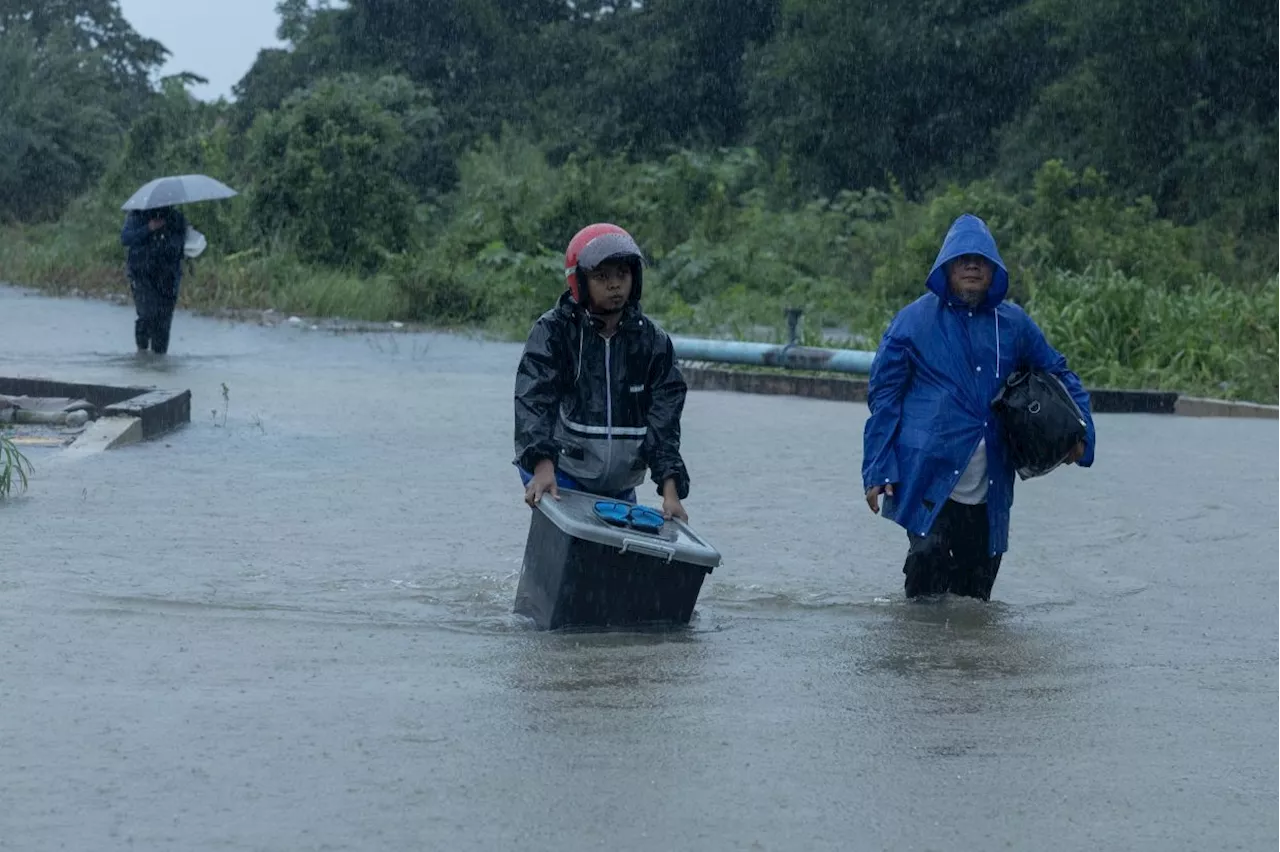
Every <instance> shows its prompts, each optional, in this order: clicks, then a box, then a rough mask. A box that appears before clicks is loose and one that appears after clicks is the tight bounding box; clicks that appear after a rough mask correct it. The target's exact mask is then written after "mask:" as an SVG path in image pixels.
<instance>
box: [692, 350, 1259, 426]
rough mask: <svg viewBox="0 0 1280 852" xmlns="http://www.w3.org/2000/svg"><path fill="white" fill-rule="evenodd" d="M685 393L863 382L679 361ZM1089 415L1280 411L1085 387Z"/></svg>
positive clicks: (845, 397)
mask: <svg viewBox="0 0 1280 852" xmlns="http://www.w3.org/2000/svg"><path fill="white" fill-rule="evenodd" d="M680 371H681V372H682V373H683V374H684V378H685V382H686V383H687V384H688V385H689V388H690V390H718V391H734V392H737V393H760V394H779V395H785V396H803V397H809V398H811V399H830V400H836V401H839V402H866V400H867V381H866V380H865V379H846V378H842V377H834V376H816V375H808V374H805V375H798V374H788V373H765V372H758V371H754V370H727V369H723V368H717V367H710V366H707V365H705V364H700V363H688V362H681V363H680ZM1089 397H1090V402H1091V404H1092V408H1093V411H1094V413H1095V414H1179V415H1183V416H1187V417H1262V418H1271V419H1276V418H1277V416H1278V415H1280V408H1278V407H1277V406H1274V405H1261V404H1258V403H1253V402H1234V401H1231V400H1221V399H1201V398H1199V397H1189V396H1183V395H1181V394H1179V393H1177V392H1176V391H1149V390H1123V389H1115V388H1090V389H1089Z"/></svg>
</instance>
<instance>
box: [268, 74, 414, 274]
mask: <svg viewBox="0 0 1280 852" xmlns="http://www.w3.org/2000/svg"><path fill="white" fill-rule="evenodd" d="M409 89H412V84H411V83H409V82H408V81H407V80H404V79H403V78H395V77H384V78H380V79H378V80H375V81H369V80H367V79H365V78H362V77H359V76H355V75H343V76H340V77H336V78H328V79H324V80H320V81H319V82H317V83H316V84H314V85H313V86H311V87H310V88H308V89H305V90H302V91H299V92H297V93H295V94H294V95H292V96H290V97H289V98H288V99H287V100H286V101H285V103H284V105H283V106H282V107H281V108H280V110H278V111H277V112H275V113H264V114H261V115H259V117H258V120H257V121H256V122H255V124H254V126H253V128H252V130H251V131H250V149H249V159H248V164H247V165H248V168H249V170H250V172H251V173H252V174H253V175H254V184H253V186H252V188H251V191H250V195H251V210H252V217H253V226H254V228H256V229H257V230H258V231H259V232H260V233H261V234H262V236H263V237H264V238H271V237H277V236H278V237H282V238H284V239H286V240H288V241H290V242H291V243H292V244H293V245H294V246H295V247H296V248H297V249H298V251H299V253H300V254H301V255H302V256H303V257H304V258H305V259H308V260H315V261H319V262H323V263H329V264H334V265H348V264H349V265H352V266H356V267H363V268H373V267H375V266H377V265H378V264H379V263H380V262H381V261H383V260H385V259H386V258H387V256H388V255H389V254H391V253H395V252H400V251H403V250H404V249H405V248H406V247H407V246H408V243H409V235H410V232H411V225H412V222H413V217H414V194H413V191H412V190H411V188H410V184H409V178H410V177H411V176H410V175H408V174H406V173H405V170H404V164H405V162H406V159H407V155H412V154H413V153H414V150H413V146H412V144H411V138H410V136H409V134H408V133H407V132H406V129H405V126H406V123H412V122H414V121H416V120H418V119H416V118H415V117H414V115H413V112H414V110H413V109H411V108H410V107H412V105H414V104H418V107H419V110H420V109H421V98H420V97H415V96H412V95H409V94H406V92H407V91H408V90H409ZM396 107H399V108H400V109H401V110H402V111H401V112H395V111H393V110H394V108H396ZM419 153H420V152H419Z"/></svg>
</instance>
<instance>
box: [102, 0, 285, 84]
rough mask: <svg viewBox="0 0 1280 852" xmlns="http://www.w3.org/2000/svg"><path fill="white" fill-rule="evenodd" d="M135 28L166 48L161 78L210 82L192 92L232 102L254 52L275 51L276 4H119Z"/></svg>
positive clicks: (215, 0)
mask: <svg viewBox="0 0 1280 852" xmlns="http://www.w3.org/2000/svg"><path fill="white" fill-rule="evenodd" d="M120 8H121V10H122V11H123V12H124V16H125V18H127V19H128V20H129V23H131V24H133V28H134V29H135V30H137V31H138V32H139V33H141V34H142V35H144V36H147V37H148V38H153V39H155V40H156V41H158V42H160V43H161V44H163V45H164V46H165V47H167V48H169V52H170V54H171V55H170V56H169V64H168V65H166V66H165V68H164V70H163V72H162V73H164V74H176V73H178V72H180V71H193V72H195V73H196V74H199V75H200V76H201V77H206V78H208V80H209V85H207V86H197V87H194V88H193V89H192V93H193V94H195V95H196V96H197V97H200V98H204V99H205V100H215V99H216V98H217V97H218V96H219V95H222V96H224V97H226V98H228V99H230V97H231V87H232V86H234V85H235V84H236V83H238V82H239V81H240V78H241V77H243V76H244V75H245V72H246V71H248V70H249V67H250V66H251V65H253V60H254V59H256V58H257V56H258V51H259V50H261V49H262V48H264V47H276V46H279V44H280V42H279V41H278V40H277V39H276V27H277V26H278V25H279V23H280V19H279V18H278V17H277V16H276V3H275V0H120Z"/></svg>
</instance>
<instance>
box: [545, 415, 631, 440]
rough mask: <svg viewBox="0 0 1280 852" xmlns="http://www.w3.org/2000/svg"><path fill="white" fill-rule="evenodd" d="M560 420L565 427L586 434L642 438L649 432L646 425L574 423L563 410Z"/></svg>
mask: <svg viewBox="0 0 1280 852" xmlns="http://www.w3.org/2000/svg"><path fill="white" fill-rule="evenodd" d="M560 421H561V422H562V423H564V425H565V426H566V427H568V428H569V429H572V430H573V431H575V432H582V433H583V434H586V435H602V436H605V437H609V436H610V434H612V435H613V437H617V438H643V437H644V436H645V435H648V434H649V427H648V426H588V425H586V424H585V423H574V422H573V421H572V420H570V419H569V418H568V417H565V415H564V412H563V411H561V412H560Z"/></svg>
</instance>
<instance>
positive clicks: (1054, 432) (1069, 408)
mask: <svg viewBox="0 0 1280 852" xmlns="http://www.w3.org/2000/svg"><path fill="white" fill-rule="evenodd" d="M991 410H992V411H994V412H995V414H996V418H997V419H998V420H999V421H1000V425H1001V427H1002V428H1003V430H1004V438H1005V446H1006V447H1008V450H1009V460H1010V461H1012V462H1013V465H1014V467H1015V468H1016V469H1017V471H1018V476H1019V477H1021V478H1022V479H1031V478H1032V477H1035V476H1044V475H1045V474H1046V473H1048V472H1050V471H1051V470H1053V469H1054V468H1056V467H1057V466H1058V465H1060V464H1062V463H1063V462H1065V461H1066V460H1067V458H1068V457H1069V456H1070V455H1071V451H1072V450H1073V449H1075V446H1076V445H1077V444H1079V443H1081V442H1082V441H1084V439H1085V436H1086V435H1087V434H1088V431H1087V430H1088V427H1087V424H1086V422H1085V418H1084V414H1083V413H1082V412H1081V411H1080V406H1078V405H1076V401H1075V400H1074V399H1072V398H1071V394H1070V393H1068V392H1067V389H1066V387H1065V386H1064V385H1063V384H1062V382H1061V381H1060V380H1059V379H1058V377H1057V376H1054V375H1051V374H1049V373H1044V372H1040V371H1038V370H1035V371H1027V370H1016V371H1014V372H1013V374H1012V375H1010V376H1009V378H1008V379H1006V380H1005V383H1004V385H1003V386H1002V387H1001V388H1000V392H999V393H997V394H996V398H995V399H993V400H992V401H991Z"/></svg>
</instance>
